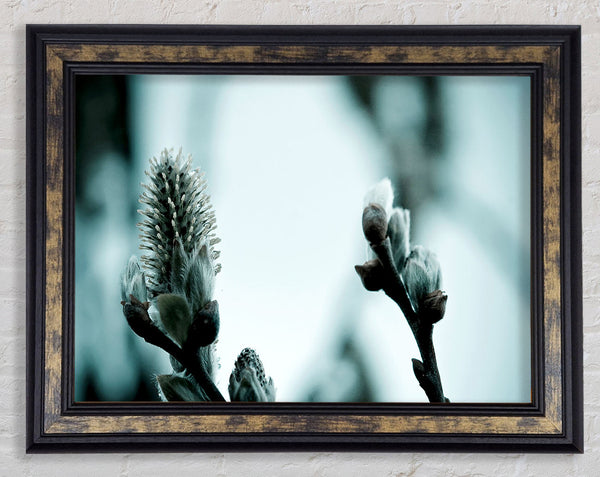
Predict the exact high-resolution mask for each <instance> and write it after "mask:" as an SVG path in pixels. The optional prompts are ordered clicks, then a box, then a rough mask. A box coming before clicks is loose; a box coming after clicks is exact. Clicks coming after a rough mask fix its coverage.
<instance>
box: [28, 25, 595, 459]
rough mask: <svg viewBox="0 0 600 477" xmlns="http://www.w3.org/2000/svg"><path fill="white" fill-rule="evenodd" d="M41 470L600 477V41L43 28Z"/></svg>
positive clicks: (567, 30) (439, 33) (35, 409)
mask: <svg viewBox="0 0 600 477" xmlns="http://www.w3.org/2000/svg"><path fill="white" fill-rule="evenodd" d="M27 94H28V96H27V115H28V117H27V125H28V127H27V146H28V152H27V181H28V182H27V187H28V189H27V200H28V204H27V223H28V225H27V241H28V243H27V251H28V261H27V303H28V309H27V329H28V334H27V336H28V342H27V383H28V392H27V426H28V429H27V436H28V441H27V451H28V452H69V451H128V452H130V451H136V450H146V451H147V450H153V451H177V450H181V451H183V450H185V451H190V450H198V451H208V450H217V449H218V450H232V451H233V450H236V451H239V450H250V451H253V450H256V451H258V450H261V451H262V450H308V449H319V450H324V449H330V450H367V449H368V450H371V451H372V450H381V451H407V450H411V451H414V450H419V451H441V450H444V451H469V452H471V451H494V452H497V451H519V452H524V451H545V452H582V451H583V448H582V445H583V444H582V443H583V431H582V322H581V205H580V195H581V189H580V187H581V185H580V169H581V164H580V163H581V158H580V146H581V140H580V110H581V104H580V102H581V100H580V29H579V27H576V26H460V27H458V26H456V27H450V26H447V27H443V26H440V27H400V26H398V27H350V26H348V27H276V26H269V27H267V26H260V27H259V26H255V27H249V26H150V25H145V26H141V25H138V26H125V25H122V26H115V25H111V26H75V25H63V26H42V25H29V26H28V28H27Z"/></svg>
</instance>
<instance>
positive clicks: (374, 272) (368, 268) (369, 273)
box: [354, 258, 385, 291]
mask: <svg viewBox="0 0 600 477" xmlns="http://www.w3.org/2000/svg"><path fill="white" fill-rule="evenodd" d="M354 270H356V273H358V276H359V277H360V279H361V281H362V284H363V286H364V287H365V289H366V290H368V291H378V290H381V289H382V288H383V285H384V273H385V272H384V269H383V265H382V264H381V262H380V261H379V259H377V258H376V259H373V260H369V261H368V262H365V263H364V264H362V265H356V266H355V267H354Z"/></svg>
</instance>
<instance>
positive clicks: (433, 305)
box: [419, 290, 448, 324]
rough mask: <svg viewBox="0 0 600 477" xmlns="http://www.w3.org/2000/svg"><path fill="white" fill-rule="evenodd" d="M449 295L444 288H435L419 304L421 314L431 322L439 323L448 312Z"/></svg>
mask: <svg viewBox="0 0 600 477" xmlns="http://www.w3.org/2000/svg"><path fill="white" fill-rule="evenodd" d="M447 301H448V295H446V294H445V293H444V292H443V291H442V290H435V291H434V292H431V293H429V294H427V295H425V297H424V298H423V300H422V301H421V305H420V306H419V311H420V315H421V316H422V317H423V318H424V319H425V320H427V321H428V322H430V323H432V324H433V323H437V322H438V321H440V320H441V319H442V318H443V317H444V313H446V302H447Z"/></svg>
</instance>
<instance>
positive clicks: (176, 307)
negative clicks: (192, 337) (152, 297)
mask: <svg viewBox="0 0 600 477" xmlns="http://www.w3.org/2000/svg"><path fill="white" fill-rule="evenodd" d="M156 307H157V308H158V312H159V313H160V322H161V323H162V326H163V328H164V329H165V330H166V332H167V333H168V334H169V336H170V337H171V338H172V339H173V340H175V342H176V343H177V344H178V345H180V346H181V345H182V344H183V343H184V342H185V340H186V339H187V335H188V329H189V327H190V324H191V321H192V317H191V313H190V308H189V306H188V303H187V301H186V299H185V298H184V297H182V296H180V295H174V294H169V293H164V294H162V295H159V296H158V298H157V300H156Z"/></svg>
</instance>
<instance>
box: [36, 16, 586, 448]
mask: <svg viewBox="0 0 600 477" xmlns="http://www.w3.org/2000/svg"><path fill="white" fill-rule="evenodd" d="M580 63H581V60H580V28H579V27H578V26H530V25H527V26H411V27H405V26H385V27H382V26H368V27H367V26H338V27H333V26H322V27H316V26H311V27H300V26H183V25H178V26H158V25H154V26H152V25H110V26H108V25H86V26H83V25H52V26H50V25H28V26H27V444H26V448H27V452H28V453H33V452H98V451H102V452H107V451H109V452H110V451H126V452H132V451H217V450H218V451H267V450H269V451H291V450H294V451H306V450H337V451H356V450H362V451H367V450H368V451H462V452H467V451H468V452H473V451H486V452H492V451H493V452H499V451H501V452H565V453H579V452H583V392H582V386H583V384H582V356H583V352H582V344H583V337H582V332H583V330H582V309H581V307H582V304H581V302H582V291H581V277H582V274H581V200H580V197H581V132H580V128H581V125H580V114H581V99H580V69H581V67H580ZM144 73H154V74H165V73H168V74H174V73H178V74H216V73H218V74H223V75H235V74H243V73H246V74H259V75H260V74H273V75H282V74H286V75H309V74H317V73H318V74H361V75H373V74H378V75H409V74H410V75H415V76H441V75H457V76H460V75H475V76H479V75H482V76H485V75H517V76H525V77H529V78H530V80H531V204H530V206H531V364H532V366H531V382H532V392H531V402H530V403H524V404H520V403H516V404H515V403H510V404H503V403H443V404H418V403H368V404H364V403H363V404H359V403H343V404H342V403H328V402H324V403H267V404H265V403H178V402H168V403H150V402H100V401H98V402H75V400H74V391H73V387H74V383H73V366H74V357H73V354H74V314H75V312H74V309H75V308H74V286H75V285H74V283H75V282H74V269H75V265H74V254H75V247H76V246H77V245H76V244H75V240H74V222H75V214H74V201H75V159H74V154H75V152H74V151H75V118H74V95H75V88H74V84H75V78H76V77H78V75H99V74H117V75H122V74H144Z"/></svg>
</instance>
